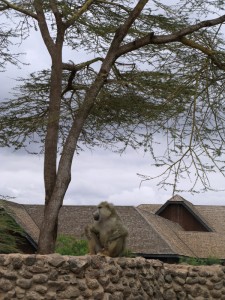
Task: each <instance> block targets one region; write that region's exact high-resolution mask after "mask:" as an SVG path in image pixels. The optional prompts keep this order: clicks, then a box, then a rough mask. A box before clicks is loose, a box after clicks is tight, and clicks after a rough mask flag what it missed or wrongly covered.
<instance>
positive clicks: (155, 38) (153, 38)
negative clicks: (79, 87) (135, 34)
mask: <svg viewBox="0 0 225 300" xmlns="http://www.w3.org/2000/svg"><path fill="white" fill-rule="evenodd" d="M223 22H225V15H222V16H221V17H219V18H215V19H211V20H206V21H202V22H200V23H197V24H195V25H191V26H188V27H186V28H184V29H181V30H179V31H177V32H174V33H172V34H168V35H154V33H153V32H151V33H149V34H148V35H146V36H144V37H142V38H139V39H136V40H134V41H133V42H130V43H127V44H125V45H123V46H121V47H120V48H119V49H118V51H117V58H118V57H119V56H121V55H124V54H126V53H128V52H131V51H134V50H136V49H139V48H141V47H144V46H146V45H149V44H155V45H160V44H167V43H172V42H180V41H181V39H182V38H183V37H184V36H186V35H188V34H191V33H193V32H195V31H198V30H199V29H201V28H205V27H212V26H215V25H218V24H221V23H223Z"/></svg>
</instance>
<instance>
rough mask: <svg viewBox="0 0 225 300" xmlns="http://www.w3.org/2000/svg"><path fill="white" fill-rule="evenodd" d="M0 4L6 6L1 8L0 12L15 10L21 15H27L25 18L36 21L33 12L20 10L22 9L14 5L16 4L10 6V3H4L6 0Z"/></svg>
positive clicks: (2, 0)
mask: <svg viewBox="0 0 225 300" xmlns="http://www.w3.org/2000/svg"><path fill="white" fill-rule="evenodd" d="M0 2H1V3H4V4H5V5H6V6H5V7H3V8H2V9H0V10H6V9H14V10H16V11H18V12H21V13H23V14H25V15H27V16H30V17H32V18H34V19H36V20H37V19H38V18H37V15H36V14H34V13H33V12H31V11H29V10H27V9H24V8H22V7H20V6H18V5H16V4H12V3H10V2H9V1H6V0H0Z"/></svg>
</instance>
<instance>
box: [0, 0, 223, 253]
mask: <svg viewBox="0 0 225 300" xmlns="http://www.w3.org/2000/svg"><path fill="white" fill-rule="evenodd" d="M148 2H149V1H147V0H139V1H134V3H133V1H123V0H120V1H102V0H86V1H80V0H77V1H69V0H67V1H56V0H49V1H42V0H34V1H7V0H0V11H2V14H4V15H5V16H6V17H8V18H10V17H12V18H13V21H14V22H16V21H17V20H18V23H17V28H16V29H17V32H18V31H19V30H20V31H21V38H22V39H23V38H26V37H27V35H29V33H30V31H29V30H30V28H31V26H33V27H34V28H35V29H36V30H40V33H41V36H42V38H43V41H44V44H45V46H46V48H47V50H48V52H49V55H50V58H51V70H50V71H43V72H41V73H39V74H37V75H35V74H32V75H31V79H30V80H29V81H27V82H25V85H24V86H22V87H21V91H22V93H23V94H22V95H21V97H19V98H18V99H17V100H18V101H13V102H10V108H9V106H8V105H7V104H3V106H2V113H3V114H4V117H3V118H2V120H1V124H0V129H1V131H2V132H3V133H5V134H2V138H1V144H2V145H13V146H15V147H22V146H23V145H24V143H25V142H26V141H27V138H28V139H30V138H33V136H34V137H37V141H40V140H41V141H43V143H44V182H45V210H44V220H43V224H42V226H41V231H40V237H39V246H38V247H39V248H38V251H39V253H51V252H54V248H55V241H56V236H57V224H58V214H59V210H60V208H61V206H62V204H63V199H64V195H65V193H66V191H67V188H68V185H69V183H70V180H71V164H72V160H73V156H74V153H75V151H77V150H78V147H79V146H78V144H79V145H80V142H85V143H87V144H88V145H89V146H93V145H95V144H96V141H98V142H100V143H101V141H102V139H103V140H104V142H108V143H109V144H111V143H112V142H118V141H119V142H124V144H125V147H126V146H127V145H128V144H130V145H131V146H133V147H138V146H141V145H143V146H144V147H146V148H148V146H150V150H152V147H151V142H152V140H153V137H154V135H155V132H158V131H159V130H165V131H166V132H168V133H169V134H170V136H171V137H172V140H173V141H174V140H175V141H176V143H175V146H174V148H173V149H172V150H173V151H176V152H177V149H178V150H179V149H180V153H181V158H180V159H179V160H178V161H177V163H176V165H178V169H179V168H180V166H181V164H180V162H181V161H183V158H184V156H185V154H187V153H190V155H191V159H193V161H194V162H195V161H196V157H193V154H195V152H193V151H192V149H193V147H194V146H196V144H194V141H196V140H195V139H196V138H198V139H199V136H200V134H199V128H203V123H202V125H201V124H200V127H199V126H197V118H196V116H197V109H196V107H197V99H198V96H199V87H201V90H202V89H203V90H204V88H203V83H202V82H201V83H200V77H202V76H203V75H204V72H205V69H204V68H203V67H201V68H200V70H199V71H198V70H197V69H195V68H194V67H193V69H195V72H196V74H195V76H194V78H195V80H191V79H190V75H191V76H192V73H191V74H190V73H189V76H188V77H187V81H185V76H187V72H185V69H180V70H179V71H181V70H182V73H178V74H177V71H178V69H177V64H176V56H177V55H179V54H180V52H179V51H181V52H182V53H183V58H184V60H185V59H187V58H185V56H184V53H185V51H187V47H192V48H193V49H194V51H195V52H194V53H195V54H196V53H198V52H197V51H196V49H197V50H198V51H201V52H203V53H206V54H207V56H208V58H207V61H209V64H208V66H209V65H212V66H213V67H212V68H211V69H210V70H211V72H213V70H214V66H216V67H217V68H218V66H221V63H220V60H219V57H220V55H222V56H223V55H224V54H223V53H220V51H219V50H218V45H219V42H218V44H217V43H216V44H215V43H214V41H216V42H217V41H219V39H215V37H217V32H216V31H215V30H213V28H214V27H215V26H217V25H221V24H222V23H223V22H224V21H225V15H222V16H220V17H217V18H214V19H209V20H205V21H200V20H198V19H197V18H196V20H195V22H192V21H191V19H190V18H188V15H187V12H188V13H191V11H192V10H193V11H195V10H196V9H198V12H199V14H200V13H201V11H203V10H204V13H207V8H208V7H209V9H210V10H211V9H212V8H213V5H210V3H208V2H207V1H206V2H204V3H203V4H202V2H199V1H197V3H196V1H193V2H192V1H188V2H187V3H186V2H185V1H181V3H180V9H179V6H178V5H177V6H176V7H172V6H171V5H169V6H167V5H163V3H161V2H159V1H152V2H149V3H148ZM206 3H207V5H208V6H207V7H206ZM213 4H215V6H216V8H218V7H219V5H221V4H220V1H215V3H213ZM155 11H156V13H155ZM161 12H163V15H162V14H161ZM10 25H11V23H10ZM208 28H212V30H211V31H210V30H209V29H208ZM216 30H217V27H216ZM187 36H189V37H190V38H191V39H187V38H186V37H187ZM192 38H193V39H194V41H193V39H192ZM65 45H67V46H69V47H71V49H72V50H74V53H77V51H78V50H80V49H82V48H83V49H84V50H86V51H87V52H89V53H95V55H94V56H95V57H93V58H92V59H90V60H88V61H86V62H84V63H80V64H76V63H73V62H72V61H70V62H69V63H64V62H63V59H62V52H63V47H64V46H65ZM183 45H185V48H182V47H183ZM179 46H182V47H179ZM75 56H76V54H75V55H74V57H75ZM168 57H169V58H171V57H172V60H171V59H168ZM180 57H182V55H180ZM156 58H157V60H156ZM146 61H147V62H148V66H147V68H146V69H144V68H139V65H140V64H144V63H146ZM203 61H204V59H203V60H202V61H201V63H202V62H203ZM174 62H175V66H173V63H174ZM195 62H197V60H195ZM137 63H138V64H139V65H138V64H137ZM186 63H187V62H186ZM200 71H201V72H200ZM199 74H201V76H200V75H199ZM211 74H213V73H211ZM181 78H182V79H183V81H180V79H181ZM188 78H189V79H188ZM46 79H47V81H46ZM205 80H207V78H206V79H205ZM212 82H213V78H211V79H210V84H209V85H208V87H211V86H212ZM173 85H176V86H177V89H174V88H173V87H172V86H173ZM168 91H169V95H168ZM27 92H28V93H27ZM33 93H34V94H33ZM33 96H34V97H33ZM207 99H209V97H208V98H207ZM202 105H203V106H204V101H203V100H202ZM18 107H19V108H21V107H22V110H21V109H20V112H21V113H20V114H19V115H18V114H17V113H16V112H18ZM209 107H210V108H211V104H209ZM9 110H10V114H8V111H9ZM211 111H213V110H211ZM68 112H69V113H68ZM190 112H191V113H190ZM199 113H201V108H200V110H199ZM204 113H205V116H207V112H204ZM184 114H186V119H185V120H186V121H184V122H182V124H181V127H180V126H179V123H178V120H179V116H182V115H184ZM18 118H19V120H17V121H18V122H16V126H17V128H19V133H20V134H19V135H17V133H18V131H16V132H14V128H13V130H12V126H13V125H12V124H13V123H14V121H15V119H18ZM203 119H204V120H205V121H206V122H207V118H203ZM174 122H175V125H176V127H174ZM27 124H28V125H29V126H28V127H27ZM152 124H154V125H153V127H149V125H152ZM186 125H187V126H186ZM214 125H215V124H214ZM216 125H217V124H216ZM146 128H147V131H145V132H144V130H145V129H146ZM180 128H181V134H178V132H180ZM186 128H187V130H186ZM190 128H191V130H190ZM208 130H211V127H210V128H208V127H207V128H205V131H204V132H206V133H207V131H208ZM42 132H44V136H43V135H42ZM211 132H212V131H211ZM34 133H35V135H34ZM102 133H104V134H103V136H102ZM218 134H219V137H220V133H218ZM187 136H189V143H188V149H187V150H184V148H183V145H184V146H185V143H184V142H186V137H187ZM174 137H175V139H174ZM205 137H208V134H206V135H205ZM60 138H61V148H60V149H59V141H60ZM141 138H142V139H141ZM177 140H178V141H179V142H180V143H177ZM201 141H203V139H202V140H201ZM211 141H212V140H211ZM223 142H224V141H223V140H222V144H223ZM212 143H213V141H212ZM168 145H170V142H169V144H168ZM215 146H216V147H215V148H216V149H217V148H218V147H217V145H215ZM197 147H198V145H197ZM185 148H186V146H185ZM220 148H221V147H219V151H221V149H220ZM168 149H171V148H168ZM201 149H204V151H205V153H207V154H208V155H209V156H210V153H209V151H208V149H206V147H205V144H204V143H203V142H201ZM58 150H60V155H59V163H58V164H57V158H58V155H57V153H58ZM176 152H175V153H176ZM197 154H201V151H200V152H199V153H197ZM217 154H219V153H217ZM167 157H168V160H169V163H170V165H172V166H174V165H175V164H173V163H172V159H173V157H172V158H171V155H170V153H169V155H168V156H167ZM197 160H198V157H197ZM201 166H202V165H200V169H201ZM169 170H171V168H169ZM186 170H187V171H188V168H186ZM197 170H199V167H198V166H197ZM176 174H178V173H177V172H176ZM175 179H176V180H177V176H176V178H175Z"/></svg>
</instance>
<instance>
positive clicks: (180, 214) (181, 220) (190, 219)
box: [159, 204, 208, 231]
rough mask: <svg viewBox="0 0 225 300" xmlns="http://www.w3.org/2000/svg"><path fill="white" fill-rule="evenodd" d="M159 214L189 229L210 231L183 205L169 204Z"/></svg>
mask: <svg viewBox="0 0 225 300" xmlns="http://www.w3.org/2000/svg"><path fill="white" fill-rule="evenodd" d="M159 216H161V217H163V218H165V219H168V220H170V221H173V222H176V223H178V224H180V225H181V226H182V227H183V228H184V230H187V231H208V230H207V229H206V228H205V227H204V226H203V225H202V224H201V223H200V222H199V221H198V220H197V219H196V218H195V217H194V216H193V215H192V214H191V213H190V212H189V211H188V210H187V209H186V208H185V207H184V206H183V205H181V204H169V205H168V206H167V207H166V208H165V209H164V210H163V211H162V212H161V213H160V214H159Z"/></svg>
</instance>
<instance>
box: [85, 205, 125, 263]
mask: <svg viewBox="0 0 225 300" xmlns="http://www.w3.org/2000/svg"><path fill="white" fill-rule="evenodd" d="M93 218H94V223H93V224H91V225H89V226H87V227H86V228H85V235H86V237H87V239H88V246H89V252H90V254H97V253H102V254H104V255H108V256H111V257H117V256H121V254H122V253H123V251H124V249H125V244H126V237H127V235H128V232H127V230H126V228H125V227H124V226H123V224H122V222H121V219H120V217H119V216H118V214H117V212H116V210H115V208H114V206H113V205H112V204H110V203H108V202H101V203H100V204H99V205H98V209H97V211H95V212H94V213H93Z"/></svg>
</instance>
